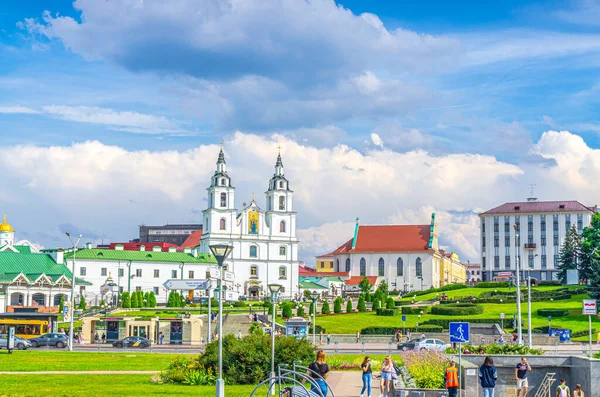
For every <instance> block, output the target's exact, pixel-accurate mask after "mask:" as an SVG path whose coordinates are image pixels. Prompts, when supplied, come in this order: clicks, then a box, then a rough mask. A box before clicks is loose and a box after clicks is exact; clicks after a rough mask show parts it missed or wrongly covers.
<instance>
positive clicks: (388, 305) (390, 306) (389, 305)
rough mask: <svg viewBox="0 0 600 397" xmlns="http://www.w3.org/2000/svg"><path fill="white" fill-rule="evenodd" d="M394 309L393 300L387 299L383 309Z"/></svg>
mask: <svg viewBox="0 0 600 397" xmlns="http://www.w3.org/2000/svg"><path fill="white" fill-rule="evenodd" d="M394 307H396V305H395V304H394V298H392V297H391V296H390V297H388V298H387V300H386V301H385V308H386V309H393V308H394Z"/></svg>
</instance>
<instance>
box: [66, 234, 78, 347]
mask: <svg viewBox="0 0 600 397" xmlns="http://www.w3.org/2000/svg"><path fill="white" fill-rule="evenodd" d="M65 234H66V235H67V237H68V238H69V241H71V245H72V246H73V266H72V269H73V270H72V273H71V299H70V300H71V304H70V307H69V311H70V312H71V313H70V316H69V317H70V318H69V351H73V315H74V314H75V254H76V252H77V245H78V244H79V240H81V234H80V235H79V237H77V241H76V242H73V239H72V238H71V233H69V232H66V233H65Z"/></svg>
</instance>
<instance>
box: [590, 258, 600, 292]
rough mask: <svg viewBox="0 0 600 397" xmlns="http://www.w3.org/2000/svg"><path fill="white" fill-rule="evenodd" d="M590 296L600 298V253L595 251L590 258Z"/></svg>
mask: <svg viewBox="0 0 600 397" xmlns="http://www.w3.org/2000/svg"><path fill="white" fill-rule="evenodd" d="M589 282H590V288H591V291H590V296H591V297H592V298H594V299H600V253H599V252H598V251H596V252H594V254H593V256H592V258H591V260H590V276H589Z"/></svg>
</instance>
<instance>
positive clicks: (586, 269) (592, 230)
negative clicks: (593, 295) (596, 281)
mask: <svg viewBox="0 0 600 397" xmlns="http://www.w3.org/2000/svg"><path fill="white" fill-rule="evenodd" d="M598 253H600V213H599V212H596V213H595V214H594V216H592V222H591V223H590V226H588V227H585V228H584V229H583V232H582V233H581V253H580V256H579V266H578V270H579V280H580V281H582V282H583V283H585V284H587V283H588V282H590V281H591V279H592V277H594V267H595V266H596V262H597V261H598V259H597V254H598ZM596 287H597V288H600V286H598V285H597V286H596Z"/></svg>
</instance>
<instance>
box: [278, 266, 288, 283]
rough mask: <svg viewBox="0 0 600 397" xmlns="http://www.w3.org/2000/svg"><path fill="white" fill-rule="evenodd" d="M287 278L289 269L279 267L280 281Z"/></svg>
mask: <svg viewBox="0 0 600 397" xmlns="http://www.w3.org/2000/svg"><path fill="white" fill-rule="evenodd" d="M286 278H287V269H286V268H285V266H280V267H279V279H280V280H282V279H286Z"/></svg>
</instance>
